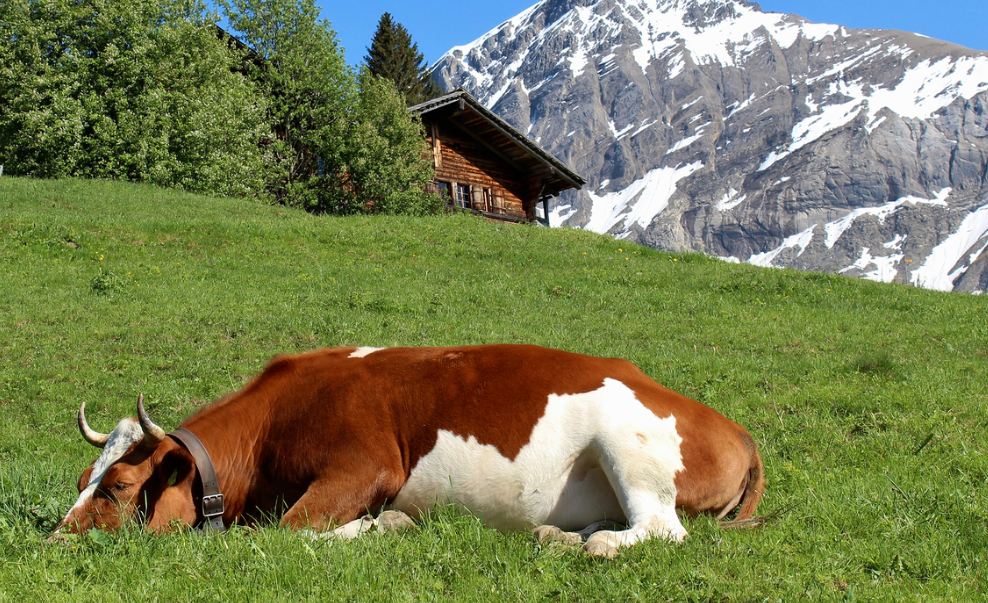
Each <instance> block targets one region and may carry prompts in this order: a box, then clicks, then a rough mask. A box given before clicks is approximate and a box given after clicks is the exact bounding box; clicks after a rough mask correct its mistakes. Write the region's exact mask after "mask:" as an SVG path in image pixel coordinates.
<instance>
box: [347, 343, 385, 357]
mask: <svg viewBox="0 0 988 603" xmlns="http://www.w3.org/2000/svg"><path fill="white" fill-rule="evenodd" d="M383 349H384V348H370V347H366V346H364V347H359V348H357V349H356V350H354V351H352V352H350V355H349V356H347V358H363V357H364V356H367V355H369V354H373V353H374V352H378V351H380V350H383Z"/></svg>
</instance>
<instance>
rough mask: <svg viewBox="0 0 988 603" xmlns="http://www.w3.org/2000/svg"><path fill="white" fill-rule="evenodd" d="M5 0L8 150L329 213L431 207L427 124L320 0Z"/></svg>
mask: <svg viewBox="0 0 988 603" xmlns="http://www.w3.org/2000/svg"><path fill="white" fill-rule="evenodd" d="M222 6H224V8H225V10H226V14H227V17H228V19H229V22H230V23H231V25H232V27H233V29H234V31H235V32H236V33H237V34H239V35H240V36H241V38H242V41H243V42H245V43H246V46H245V45H244V44H240V43H237V42H235V41H234V40H233V39H231V38H229V37H226V36H220V35H218V34H219V33H220V32H219V30H218V29H217V28H216V26H215V25H214V23H215V22H216V20H217V19H218V15H217V14H215V13H210V12H208V11H207V10H206V7H205V4H204V3H203V0H114V1H111V0H85V1H79V0H3V1H0V164H3V165H4V171H5V172H6V173H7V174H11V175H27V174H30V175H34V176H38V177H63V176H80V177H93V178H107V179H124V180H131V181H140V182H150V183H154V184H159V185H163V186H168V187H176V188H182V189H186V190H192V191H197V192H208V193H218V194H224V195H252V196H257V197H260V198H263V199H274V200H276V201H278V202H281V203H285V204H290V205H294V206H299V207H304V208H306V209H309V210H313V211H319V212H337V213H352V212H358V211H378V212H398V213H423V212H429V211H434V210H435V209H436V200H435V199H434V198H433V197H432V196H429V195H426V194H425V193H424V192H423V190H424V188H425V184H426V183H427V182H428V181H429V180H430V179H431V177H432V168H431V165H430V164H429V163H428V162H427V161H426V160H425V156H426V146H425V144H426V143H425V139H424V136H423V134H422V129H421V124H420V123H418V121H417V118H415V117H413V116H412V115H411V114H410V113H409V112H408V110H407V109H406V108H405V105H404V102H403V100H402V98H401V96H400V95H399V94H398V93H397V92H396V91H395V90H394V87H393V85H392V84H391V83H390V82H386V81H384V80H380V79H377V78H374V77H373V76H371V75H369V74H362V73H357V72H355V71H354V70H353V69H351V68H350V67H349V66H347V64H346V62H345V60H344V57H343V50H342V48H340V47H339V45H338V44H337V42H336V34H335V32H334V31H333V30H332V28H331V27H330V26H329V23H328V22H326V21H320V20H319V19H318V9H317V7H316V6H315V4H314V2H313V0H228V1H227V2H225V3H222Z"/></svg>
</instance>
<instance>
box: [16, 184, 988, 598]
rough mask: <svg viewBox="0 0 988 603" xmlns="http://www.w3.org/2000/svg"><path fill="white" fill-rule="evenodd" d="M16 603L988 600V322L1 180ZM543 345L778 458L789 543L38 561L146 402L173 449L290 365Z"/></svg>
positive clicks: (425, 223)
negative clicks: (238, 394) (278, 358)
mask: <svg viewBox="0 0 988 603" xmlns="http://www.w3.org/2000/svg"><path fill="white" fill-rule="evenodd" d="M0 281H2V284H0V416H2V420H0V601H8V600H9V601H27V600H92V599H94V598H95V597H97V596H98V597H99V599H100V600H115V599H120V600H141V601H146V600H161V601H178V600H190V601H192V600H224V601H225V600H265V601H266V600H291V601H301V600H313V601H324V600H383V601H392V600H395V601H406V600H407V601H412V600H440V599H442V600H446V599H455V600H492V601H493V600H497V601H501V600H509V601H531V600H560V601H578V600H587V601H590V600H594V601H598V600H599V601H620V600H632V599H639V600H676V601H763V600H771V601H791V600H794V599H796V598H808V599H812V600H848V601H851V600H857V601H865V600H945V601H962V600H977V599H979V598H980V597H981V596H982V595H981V593H983V592H985V591H986V590H988V585H986V577H985V571H984V569H983V568H984V567H986V565H988V530H986V527H985V526H986V521H988V489H986V487H985V482H986V478H988V435H986V422H988V419H986V410H988V409H986V406H988V387H986V385H985V384H986V374H988V371H986V366H988V299H986V298H984V297H977V296H965V295H957V294H944V293H937V292H930V291H923V290H917V289H911V288H906V287H902V286H894V285H883V284H877V283H871V282H865V281H860V280H851V279H845V278H840V277H836V276H830V275H818V274H805V273H797V272H792V271H785V270H770V269H759V268H755V267H752V266H747V265H736V264H728V263H724V262H720V261H716V260H711V259H707V258H705V257H702V256H698V255H672V254H666V253H659V252H656V251H653V250H649V249H646V248H643V247H638V246H635V245H628V244H627V243H624V242H621V241H615V240H613V239H608V238H605V237H601V236H597V235H594V234H592V233H587V232H582V231H576V230H549V229H542V228H535V227H523V226H513V225H500V224H493V223H490V222H485V221H482V220H479V219H475V218H473V217H468V216H449V217H442V218H431V219H408V218H402V219H396V218H387V217H373V218H369V217H350V218H325V217H314V216H311V215H307V214H305V213H300V212H296V211H293V210H287V209H284V208H276V207H268V206H259V205H254V204H251V203H248V202H244V201H237V200H231V199H213V198H204V197H197V196H193V195H186V194H181V193H175V192H171V191H165V190H160V189H155V188H149V187H142V186H134V185H126V184H117V183H103V182H84V181H60V182H51V181H34V180H24V179H16V178H8V177H4V178H0ZM489 342H525V343H534V344H540V345H546V346H552V347H559V348H564V349H568V350H572V351H578V352H584V353H589V354H595V355H603V356H619V357H624V358H627V359H629V360H632V361H634V362H635V363H637V364H638V365H639V366H640V367H641V368H642V369H643V370H644V371H645V372H646V373H647V374H649V375H651V376H652V377H654V378H655V379H656V380H657V381H659V382H660V383H663V384H664V385H666V386H668V387H671V388H673V389H675V390H678V391H680V392H683V393H685V394H687V395H690V396H692V397H694V398H696V399H698V400H700V401H702V402H704V403H706V404H708V405H710V406H712V407H714V408H716V409H717V410H719V411H721V412H722V413H724V414H725V415H727V416H728V417H730V418H732V419H734V420H736V421H738V422H739V423H741V424H742V425H744V426H745V427H747V429H748V430H749V431H750V432H751V434H752V435H753V436H754V437H755V439H756V440H757V441H758V442H759V443H760V446H761V451H762V457H763V459H764V461H765V466H766V473H767V475H768V489H767V494H766V496H765V498H764V499H763V502H762V506H761V508H760V511H761V512H763V513H766V514H769V513H776V514H778V515H779V519H778V521H777V522H775V523H774V524H772V525H769V526H767V527H764V528H760V529H757V530H751V531H730V532H727V531H722V530H720V529H719V528H718V527H717V526H716V525H715V524H714V522H712V521H710V520H708V519H699V520H696V521H692V522H687V523H686V527H687V529H688V530H689V531H690V532H691V537H690V538H689V539H687V541H686V542H685V543H684V544H682V545H669V544H666V543H664V542H648V543H645V544H643V545H640V546H637V547H635V548H633V549H630V550H628V551H626V552H623V553H622V554H621V555H620V556H619V557H618V559H617V560H615V561H613V562H606V561H597V560H591V559H588V558H586V557H585V556H583V555H581V554H579V553H578V551H574V550H570V549H566V548H560V547H557V546H541V545H538V544H536V543H535V542H533V541H532V539H531V537H530V536H529V535H527V534H520V533H514V534H501V533H498V532H495V531H491V530H488V529H486V528H483V527H482V526H481V525H480V524H479V522H477V520H475V519H473V518H466V517H459V516H457V515H456V514H455V513H452V512H441V513H438V514H437V515H436V516H435V517H433V518H431V519H430V520H428V521H426V522H425V523H424V525H423V526H422V529H421V530H420V531H419V532H417V533H415V534H411V535H402V536H396V535H390V534H388V535H374V536H372V537H368V538H364V539H361V540H358V541H354V542H348V543H326V542H313V541H311V540H309V539H307V538H305V537H302V536H300V535H297V534H294V533H291V532H286V531H283V530H278V529H276V528H268V529H261V530H256V531H255V530H245V529H234V530H231V531H230V532H228V533H226V534H224V535H222V536H219V537H213V538H201V537H199V536H198V535H197V534H195V533H179V534H171V535H167V536H150V535H147V534H144V533H142V532H140V531H139V530H129V531H124V532H122V533H114V534H103V533H99V532H94V533H92V534H91V535H90V536H87V537H84V538H78V539H76V540H74V541H73V542H72V543H70V544H67V545H66V544H48V543H46V542H45V538H46V536H47V535H48V533H49V532H50V530H51V529H52V528H53V527H54V525H55V523H56V522H57V521H58V520H59V519H60V517H61V516H62V515H63V514H64V513H65V511H66V510H67V509H68V507H69V506H71V504H72V503H73V502H74V500H75V498H76V489H75V483H76V480H77V479H78V477H79V474H80V473H81V472H82V470H83V469H84V468H85V466H86V465H87V464H88V463H89V462H90V461H91V460H92V459H93V458H94V457H95V456H96V455H95V453H94V450H93V449H92V448H91V447H90V446H89V445H88V444H86V443H85V442H83V440H82V438H81V437H80V436H79V434H78V431H77V429H76V426H75V413H76V412H77V410H78V408H79V404H80V403H81V402H86V405H87V407H86V408H87V415H88V417H89V422H90V424H91V425H93V426H94V427H95V428H96V429H99V430H102V431H109V430H110V429H111V428H112V426H113V425H114V424H115V423H116V421H118V420H119V419H120V418H122V417H124V416H131V415H133V414H134V412H135V411H134V404H135V400H136V398H137V394H138V393H139V392H143V394H144V397H145V401H146V403H147V405H148V407H149V412H150V413H151V415H152V417H153V418H154V419H155V420H156V421H157V422H158V423H159V424H161V425H162V426H163V427H165V429H171V428H172V427H174V426H176V425H177V424H178V423H179V421H180V420H181V419H182V418H183V417H185V416H186V415H188V414H190V413H191V412H192V411H194V410H195V409H196V408H198V407H199V406H200V405H202V404H204V403H205V402H207V401H209V400H211V399H213V398H215V397H217V396H219V395H221V394H223V393H226V392H229V391H231V390H234V389H236V388H238V387H240V386H241V385H242V384H243V383H244V382H245V381H246V380H247V379H248V378H249V377H250V376H252V375H254V374H256V373H257V372H259V371H260V370H261V369H262V368H263V367H264V365H265V363H266V362H267V360H268V359H269V358H270V357H271V356H273V355H275V354H279V353H287V352H295V351H301V350H308V349H312V348H316V347H320V346H335V345H352V344H360V345H369V346H379V347H380V346H391V345H446V344H475V343H489Z"/></svg>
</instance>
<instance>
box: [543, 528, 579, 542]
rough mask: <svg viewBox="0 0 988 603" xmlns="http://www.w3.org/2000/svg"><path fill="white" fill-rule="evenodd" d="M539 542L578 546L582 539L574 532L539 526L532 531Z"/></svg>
mask: <svg viewBox="0 0 988 603" xmlns="http://www.w3.org/2000/svg"><path fill="white" fill-rule="evenodd" d="M532 533H533V534H535V538H536V539H537V540H538V541H539V542H559V543H561V544H567V545H578V544H580V543H582V542H583V538H581V537H580V535H579V534H577V533H576V532H564V531H562V530H560V529H559V528H557V527H556V526H539V527H537V528H535V529H534V530H532Z"/></svg>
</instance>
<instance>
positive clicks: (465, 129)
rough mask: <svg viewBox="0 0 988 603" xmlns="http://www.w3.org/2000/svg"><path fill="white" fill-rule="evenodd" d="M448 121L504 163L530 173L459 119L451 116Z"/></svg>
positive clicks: (527, 173) (525, 173)
mask: <svg viewBox="0 0 988 603" xmlns="http://www.w3.org/2000/svg"><path fill="white" fill-rule="evenodd" d="M449 123H451V124H453V125H454V126H456V127H457V128H459V129H460V131H462V132H463V133H464V134H466V135H467V136H469V137H470V138H473V139H474V140H476V141H477V142H479V143H480V144H482V145H484V147H486V148H487V150H489V151H490V152H492V153H494V154H495V155H497V156H498V157H500V158H501V159H503V160H504V161H505V163H507V164H508V165H510V166H511V167H513V168H515V169H516V170H518V171H519V172H521V173H522V174H524V175H526V176H528V175H529V174H531V172H530V171H528V170H526V169H525V168H523V167H522V166H520V165H518V162H516V161H515V160H514V159H512V158H511V157H509V156H508V155H507V154H506V153H505V152H504V151H502V150H501V149H498V148H497V147H495V146H494V145H492V144H491V143H489V142H487V141H486V140H484V139H483V138H481V137H480V136H479V135H478V134H477V133H476V132H474V131H473V130H471V129H470V128H468V127H466V126H464V125H463V124H461V123H460V122H459V121H457V120H455V119H453V118H452V117H451V118H450V119H449Z"/></svg>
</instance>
